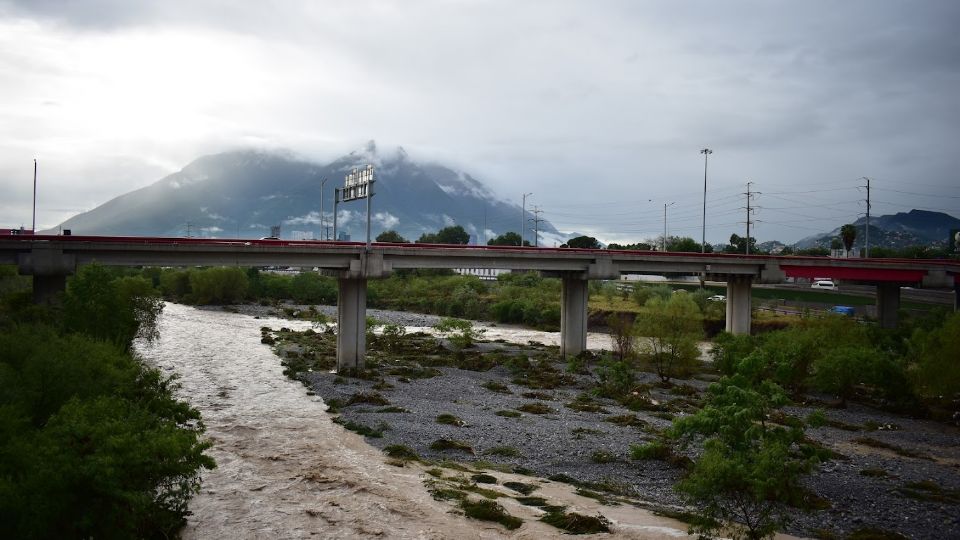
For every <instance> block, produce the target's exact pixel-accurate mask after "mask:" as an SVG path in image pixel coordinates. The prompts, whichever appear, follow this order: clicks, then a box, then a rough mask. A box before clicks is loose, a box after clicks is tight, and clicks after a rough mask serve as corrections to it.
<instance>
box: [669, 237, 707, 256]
mask: <svg viewBox="0 0 960 540" xmlns="http://www.w3.org/2000/svg"><path fill="white" fill-rule="evenodd" d="M667 251H681V252H688V253H700V243H699V242H697V241H696V240H694V239H693V238H690V237H688V236H684V237H679V236H671V237H669V238H667ZM706 252H707V253H712V252H713V246H711V245H710V244H707V251H706Z"/></svg>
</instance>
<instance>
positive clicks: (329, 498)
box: [135, 303, 687, 539]
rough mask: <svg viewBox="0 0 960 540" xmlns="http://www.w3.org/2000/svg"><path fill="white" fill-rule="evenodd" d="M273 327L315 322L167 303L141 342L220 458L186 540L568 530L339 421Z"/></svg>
mask: <svg viewBox="0 0 960 540" xmlns="http://www.w3.org/2000/svg"><path fill="white" fill-rule="evenodd" d="M262 326H271V327H274V328H279V327H281V326H284V327H287V328H291V329H294V330H298V329H299V330H302V329H306V328H309V327H310V323H308V322H304V321H293V320H286V319H276V318H270V317H264V316H261V317H260V318H254V317H253V316H249V315H242V314H238V313H229V312H223V311H214V310H199V309H196V308H192V307H187V306H182V305H178V304H170V303H167V304H165V306H164V311H163V314H162V316H161V317H160V321H159V331H160V337H159V338H158V339H156V340H155V341H153V342H144V341H138V342H137V343H136V344H135V347H136V350H137V352H138V353H139V354H140V355H141V356H142V357H143V358H144V359H145V360H146V361H147V362H148V363H150V364H152V365H155V366H157V367H158V368H160V369H162V370H163V371H164V372H165V373H167V374H171V375H176V376H177V377H178V378H179V383H180V385H181V386H180V388H179V390H178V391H177V392H178V395H179V396H180V397H181V398H183V399H185V400H187V401H188V402H190V403H191V405H193V406H194V407H196V408H197V409H199V410H200V412H201V414H202V415H203V421H204V424H205V425H206V428H207V431H206V437H207V438H208V439H209V440H210V441H211V442H212V443H213V447H212V448H211V450H210V451H209V452H210V455H211V456H212V457H213V458H214V459H215V460H216V461H217V465H218V466H217V468H216V469H215V470H213V471H209V472H206V473H205V474H204V476H203V484H202V488H201V491H200V493H199V494H198V495H197V496H196V497H195V498H194V499H193V500H192V501H191V503H190V511H191V513H192V514H191V516H190V517H189V519H188V523H187V526H186V528H185V529H184V531H183V537H184V538H187V539H191V538H198V539H199V538H231V539H236V538H371V537H382V538H438V539H439V538H501V537H509V538H544V537H560V536H561V534H560V532H559V531H558V530H557V529H553V528H552V527H550V526H549V525H546V524H544V523H541V522H539V521H537V520H536V518H537V517H538V512H540V511H539V510H537V509H534V508H529V507H523V506H522V505H517V504H511V505H509V508H508V510H509V511H511V512H512V513H515V514H516V515H518V516H520V517H522V518H524V525H523V526H522V527H520V528H519V529H517V530H515V531H507V530H506V529H504V528H503V527H501V526H500V525H497V524H493V523H488V522H481V521H475V520H472V519H468V518H466V517H463V516H462V515H458V514H457V513H456V512H455V510H454V507H453V506H451V505H450V504H449V503H446V502H441V501H436V500H434V499H433V498H432V497H431V496H430V494H429V492H428V491H427V489H426V487H425V486H424V480H425V479H426V478H427V475H425V474H424V472H423V471H424V469H423V467H421V466H418V465H412V464H408V465H407V466H404V467H398V466H395V465H390V464H388V463H387V460H386V458H385V457H384V455H383V454H382V453H381V452H380V451H379V450H378V449H376V448H374V447H372V446H370V445H368V444H366V443H365V442H364V440H363V438H362V437H360V436H358V435H356V434H354V433H352V432H349V431H347V430H345V429H343V428H342V427H340V426H339V425H336V424H334V423H333V422H331V420H330V415H328V414H327V413H326V412H324V411H325V406H324V404H323V401H322V400H321V399H320V398H319V397H316V396H310V395H308V393H307V392H306V391H305V389H304V387H303V386H302V385H301V384H300V383H297V382H294V381H291V380H289V379H288V378H286V377H285V376H284V375H283V372H282V368H281V365H280V361H279V358H278V357H277V356H276V355H275V354H274V353H273V351H272V350H271V349H270V348H269V347H268V346H266V345H262V344H261V343H260V328H261V327H262ZM532 337H534V338H536V336H533V335H532ZM539 339H540V340H542V339H543V336H540V338H539ZM528 481H530V480H529V479H528ZM541 489H543V491H544V492H545V493H551V494H552V496H553V497H554V498H555V499H556V500H558V501H561V502H563V503H565V504H567V505H569V506H571V507H573V508H576V509H577V511H579V512H582V513H584V514H592V513H599V512H601V511H602V512H603V513H604V514H605V515H606V517H607V518H608V519H610V520H611V523H612V528H613V531H614V535H615V536H616V537H618V538H619V537H622V538H675V537H686V536H687V535H686V533H685V530H686V525H684V524H683V523H680V522H677V521H674V520H671V519H668V518H665V517H660V516H655V515H653V514H652V513H650V512H648V511H646V510H643V509H639V508H631V507H617V508H609V507H601V506H600V505H599V504H598V503H597V502H596V501H594V500H592V499H587V498H584V497H579V496H577V495H575V494H573V492H572V489H570V488H569V486H566V485H563V484H558V483H550V482H546V481H544V482H543V485H542V486H541ZM602 537H604V538H609V537H610V535H602Z"/></svg>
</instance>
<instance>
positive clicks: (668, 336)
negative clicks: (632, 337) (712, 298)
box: [636, 293, 703, 383]
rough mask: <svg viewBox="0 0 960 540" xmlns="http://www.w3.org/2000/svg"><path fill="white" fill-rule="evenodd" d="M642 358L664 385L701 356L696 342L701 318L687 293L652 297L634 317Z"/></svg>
mask: <svg viewBox="0 0 960 540" xmlns="http://www.w3.org/2000/svg"><path fill="white" fill-rule="evenodd" d="M636 324H637V334H638V335H640V336H644V337H642V338H640V340H639V341H640V343H641V346H640V349H641V355H642V358H643V359H644V360H645V361H646V362H647V363H649V364H650V365H651V366H653V368H654V370H655V371H656V373H657V375H659V376H660V379H661V380H662V381H663V382H665V383H666V382H669V381H670V379H671V378H673V377H675V376H677V375H679V374H681V373H683V372H684V371H686V370H688V369H689V368H690V366H691V365H692V364H693V362H694V361H696V359H697V357H698V356H699V355H700V349H699V348H697V341H698V340H699V339H700V338H701V337H702V336H703V315H702V314H701V313H700V308H698V307H697V304H696V303H695V302H694V301H693V299H691V298H690V297H689V295H687V294H682V293H680V294H674V295H672V296H671V297H670V298H669V299H667V300H664V299H663V298H661V297H653V298H651V299H650V300H649V301H647V303H646V304H645V305H644V306H643V308H641V310H640V313H639V314H638V315H637V323H636Z"/></svg>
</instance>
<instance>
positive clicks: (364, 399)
mask: <svg viewBox="0 0 960 540" xmlns="http://www.w3.org/2000/svg"><path fill="white" fill-rule="evenodd" d="M357 403H367V404H370V405H390V400H389V399H387V398H385V397H383V396H382V395H380V394H379V393H377V392H371V393H369V394H368V393H366V392H357V393H356V394H353V395H352V396H350V399H348V400H347V405H354V404H357Z"/></svg>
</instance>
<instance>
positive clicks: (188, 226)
mask: <svg viewBox="0 0 960 540" xmlns="http://www.w3.org/2000/svg"><path fill="white" fill-rule="evenodd" d="M192 226H193V224H192V223H190V222H189V221H188V222H187V238H190V228H191V227H192Z"/></svg>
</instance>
